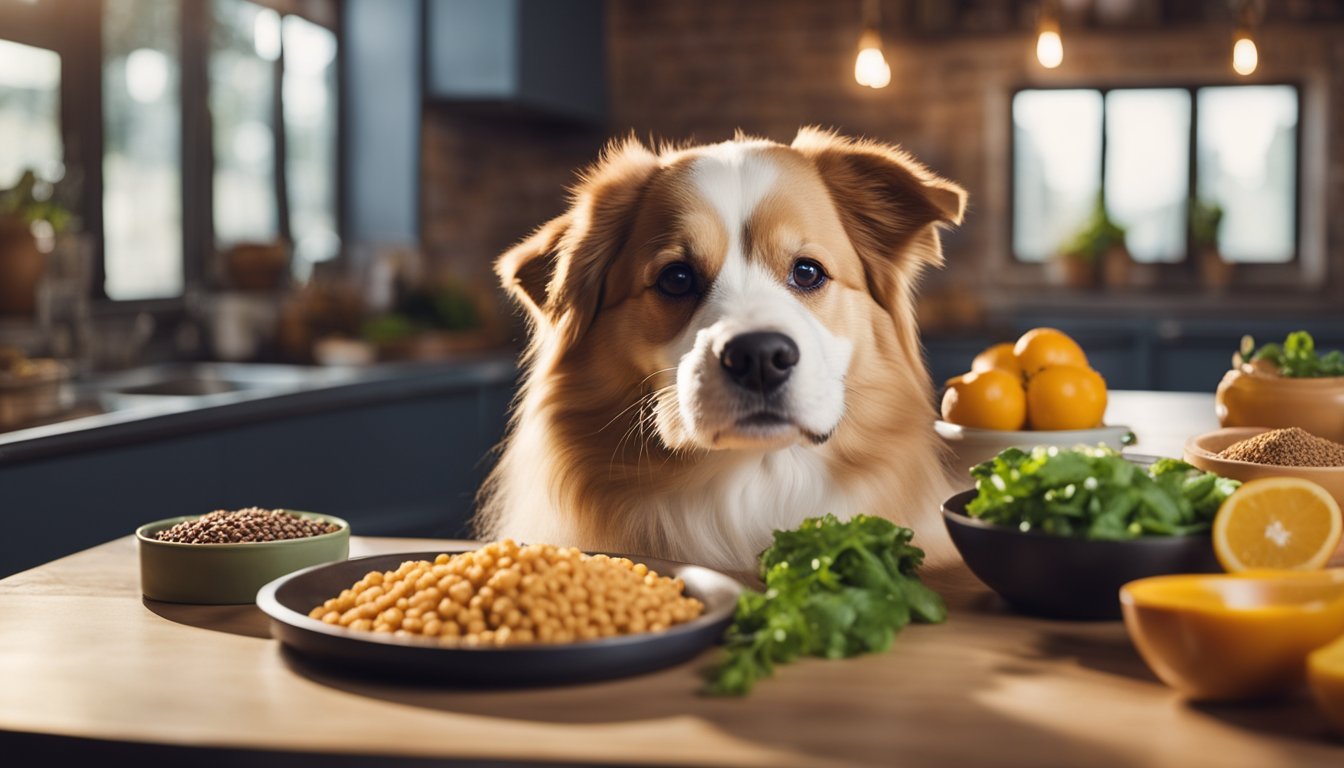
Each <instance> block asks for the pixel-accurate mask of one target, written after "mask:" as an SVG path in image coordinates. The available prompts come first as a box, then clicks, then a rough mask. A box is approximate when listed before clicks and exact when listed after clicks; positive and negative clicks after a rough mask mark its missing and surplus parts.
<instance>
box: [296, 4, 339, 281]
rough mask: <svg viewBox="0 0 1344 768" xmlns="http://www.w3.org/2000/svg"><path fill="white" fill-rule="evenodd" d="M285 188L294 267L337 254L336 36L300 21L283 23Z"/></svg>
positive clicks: (322, 28) (303, 266)
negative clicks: (292, 243) (287, 195)
mask: <svg viewBox="0 0 1344 768" xmlns="http://www.w3.org/2000/svg"><path fill="white" fill-rule="evenodd" d="M284 56H285V76H284V80H283V83H282V85H281V94H282V96H283V101H284V110H285V185H286V188H287V189H288V192H289V227H290V235H291V236H292V237H293V238H294V255H295V256H296V257H297V258H296V259H295V266H296V268H297V269H305V268H306V267H307V266H308V265H310V264H312V263H313V262H317V261H325V260H327V259H330V258H332V257H334V256H335V255H336V253H337V252H338V251H339V250H340V247H341V240H340V237H339V236H337V234H336V35H335V33H333V32H332V31H331V30H329V29H327V28H326V27H323V26H319V25H317V24H313V23H312V22H310V21H307V20H305V19H301V18H299V17H298V16H286V17H285V21H284Z"/></svg>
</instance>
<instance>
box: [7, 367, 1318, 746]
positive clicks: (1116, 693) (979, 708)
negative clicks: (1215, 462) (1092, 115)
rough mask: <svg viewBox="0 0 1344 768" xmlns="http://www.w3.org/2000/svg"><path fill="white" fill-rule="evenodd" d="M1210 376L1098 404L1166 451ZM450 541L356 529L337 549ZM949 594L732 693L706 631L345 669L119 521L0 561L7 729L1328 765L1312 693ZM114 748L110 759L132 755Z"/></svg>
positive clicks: (182, 739)
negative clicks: (1191, 690) (1199, 699)
mask: <svg viewBox="0 0 1344 768" xmlns="http://www.w3.org/2000/svg"><path fill="white" fill-rule="evenodd" d="M1211 409H1212V397H1211V396H1209V395H1190V394H1185V395H1167V394H1153V393H1133V392H1117V393H1115V398H1114V400H1113V408H1112V410H1111V411H1110V412H1109V414H1110V419H1109V420H1110V421H1113V422H1118V421H1127V422H1129V423H1130V425H1131V426H1133V427H1134V428H1135V430H1136V431H1137V432H1138V433H1139V439H1140V448H1141V449H1143V450H1146V451H1148V452H1155V453H1168V452H1170V450H1171V449H1172V448H1173V447H1175V448H1177V449H1179V445H1180V443H1181V441H1182V440H1183V438H1184V435H1186V434H1189V433H1191V432H1195V431H1202V430H1203V429H1205V428H1207V427H1208V425H1209V424H1210V422H1211V421H1212V410H1211ZM455 543H460V542H454V541H445V540H426V539H393V538H369V537H364V536H357V537H354V538H353V539H352V542H351V554H352V555H355V556H358V555H365V554H378V553H392V552H405V551H422V550H427V549H435V548H438V547H448V546H451V545H453V544H455ZM923 576H924V578H925V580H926V581H927V582H928V583H929V584H930V585H931V586H933V587H934V588H936V589H937V590H939V591H940V592H941V593H942V594H943V595H944V597H945V598H946V599H947V602H948V604H949V606H950V608H951V613H950V617H949V619H948V621H947V622H946V623H945V624H940V625H914V626H911V627H908V628H906V629H905V630H904V631H902V632H901V634H900V635H898V636H897V638H896V642H895V644H894V646H893V648H892V649H891V650H890V651H889V652H887V653H883V654H876V655H871V656H865V657H860V658H857V659H851V660H845V661H824V660H816V659H808V660H804V661H801V662H799V663H797V664H794V665H789V666H786V667H782V668H780V670H779V671H778V674H777V675H776V676H775V677H774V678H772V679H769V680H765V681H763V682H761V683H760V684H759V685H758V686H757V689H756V690H755V691H754V692H753V693H752V694H751V695H750V696H749V697H747V698H745V699H712V698H705V697H703V696H700V695H698V693H697V692H698V690H699V688H700V685H701V679H700V672H701V670H703V669H704V668H705V666H706V665H708V664H710V663H712V662H713V660H714V658H715V654H716V653H717V651H708V652H706V653H705V654H704V655H703V656H702V657H700V658H699V659H697V660H694V661H692V662H690V663H687V664H683V665H681V666H678V667H674V668H671V669H668V670H664V671H662V672H657V673H653V674H649V675H643V676H639V677H633V678H629V679H625V680H618V681H612V682H606V683H600V684H592V685H581V686H565V687H555V688H538V689H529V690H513V691H489V690H474V691H473V690H455V689H451V688H447V687H441V686H430V685H413V684H397V683H393V682H388V681H382V680H377V679H368V678H359V677H353V676H348V675H345V674H341V673H339V672H335V671H333V670H330V669H327V668H322V667H318V666H315V665H313V664H312V663H310V662H307V661H305V660H304V659H302V658H301V657H298V656H295V655H293V654H290V653H288V652H286V651H283V650H282V649H281V648H280V646H279V644H277V643H276V642H275V641H273V640H271V639H269V636H268V628H267V624H266V621H265V619H264V617H263V616H262V614H261V613H260V612H259V611H258V610H257V609H256V608H255V607H253V606H182V605H170V604H163V603H156V602H153V601H148V600H144V599H142V598H141V596H140V594H139V589H138V586H137V568H136V555H135V546H134V542H133V540H132V539H131V538H130V537H121V538H118V539H116V540H114V541H111V542H109V543H106V544H102V545H100V546H97V547H94V548H92V549H89V550H87V551H84V552H80V553H78V554H75V555H72V556H70V557H66V558H63V559H60V560H57V561H55V562H52V563H48V564H46V565H43V566H40V567H38V568H35V569H33V570H29V571H26V572H23V573H19V574H17V575H14V576H12V577H10V578H7V579H3V580H0V616H3V617H4V620H3V621H0V680H4V681H5V684H4V685H3V686H0V749H3V750H4V752H3V754H5V755H6V757H13V758H15V759H18V760H20V761H21V762H22V761H23V760H24V758H25V757H28V756H30V755H32V756H36V754H37V753H38V752H39V751H41V754H42V755H43V756H46V757H50V755H52V754H53V753H54V754H58V755H61V756H62V757H66V758H68V759H69V760H75V759H89V760H95V759H105V758H106V757H108V756H112V757H116V758H118V762H121V763H129V762H131V761H134V762H135V763H136V764H141V765H145V764H153V763H165V764H175V765H187V764H189V765H194V766H208V765H236V764H242V763H243V762H244V761H246V764H248V765H266V766H269V765H290V764H298V765H322V766H329V765H341V766H348V765H378V766H387V765H420V764H422V760H424V759H427V758H435V759H439V760H444V759H451V760H457V761H463V762H469V761H503V762H507V763H509V764H516V763H534V762H535V763H542V762H544V763H567V764H679V765H716V766H719V765H743V766H825V765H838V766H839V765H892V764H899V765H911V766H916V765H976V766H981V765H1013V766H1017V765H1032V766H1077V765H1087V766H1125V767H1128V766H1167V765H1170V766H1181V767H1182V768H1184V767H1185V766H1193V765H1217V766H1219V768H1239V767H1241V766H1245V767H1246V768H1263V766H1272V765H1322V766H1324V765H1339V764H1340V763H1341V761H1344V743H1341V742H1339V741H1332V740H1331V739H1330V738H1329V737H1328V736H1327V735H1326V731H1325V723H1324V721H1323V719H1322V718H1321V716H1320V715H1319V714H1318V713H1317V712H1316V711H1315V709H1314V708H1313V707H1312V706H1311V704H1310V703H1309V702H1308V701H1307V700H1306V699H1305V698H1302V697H1299V698H1293V699H1290V700H1288V701H1286V702H1277V703H1266V704H1244V705H1204V704H1200V705H1195V704H1188V703H1186V702H1185V701H1183V700H1182V699H1181V698H1180V697H1179V696H1177V695H1176V694H1175V693H1173V692H1172V691H1171V690H1170V689H1168V688H1166V687H1165V686H1163V685H1162V684H1160V683H1159V682H1158V681H1157V680H1156V679H1155V678H1154V677H1153V676H1152V674H1151V673H1150V672H1149V671H1148V670H1147V668H1146V667H1145V666H1144V664H1143V662H1142V661H1141V660H1140V658H1139V656H1138V654H1137V653H1136V652H1135V650H1134V649H1133V647H1132V646H1131V645H1130V643H1129V640H1128V639H1127V636H1126V634H1125V630H1124V628H1123V626H1122V625H1121V624H1120V623H1119V622H1067V621H1046V620H1038V619H1032V618H1026V617H1022V616H1017V615H1014V614H1012V613H1009V612H1008V611H1007V610H1006V609H1005V607H1004V606H1003V604H1002V603H1001V602H1000V601H999V600H998V599H997V598H996V597H995V596H993V595H992V594H991V593H989V592H988V591H986V589H985V588H984V587H983V586H981V585H980V584H979V582H978V581H976V580H975V579H974V578H973V577H972V576H971V575H970V574H969V573H968V572H966V571H965V570H964V569H962V568H960V567H957V568H951V569H948V570H944V571H939V572H926V573H924V574H923ZM123 758H124V759H123Z"/></svg>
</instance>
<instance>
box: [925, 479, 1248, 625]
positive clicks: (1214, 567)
mask: <svg viewBox="0 0 1344 768" xmlns="http://www.w3.org/2000/svg"><path fill="white" fill-rule="evenodd" d="M975 493H976V492H975V491H964V492H962V493H958V494H957V495H955V496H953V497H952V498H950V499H948V500H947V501H946V502H945V503H944V504H943V522H944V523H946V524H947V531H948V533H949V534H951V536H952V543H954V544H956V546H957V550H958V551H959V552H961V556H962V559H964V560H965V561H966V565H967V566H968V567H969V568H970V569H971V572H972V573H974V574H975V575H976V577H978V578H979V579H980V580H981V581H983V582H984V583H985V585H986V586H988V587H989V588H990V589H992V590H994V591H995V592H997V593H999V595H1000V596H1001V597H1003V599H1004V600H1006V601H1008V603H1009V604H1010V605H1012V606H1013V608H1015V609H1016V610H1018V611H1021V612H1023V613H1030V614H1033V615H1036V616H1046V617H1049V618H1058V619H1119V618H1120V597H1119V594H1120V587H1121V586H1122V585H1124V584H1126V583H1128V582H1131V581H1134V580H1135V579H1142V578H1146V577H1148V576H1160V575H1163V574H1168V573H1220V572H1221V571H1222V568H1221V567H1220V566H1219V565H1218V559H1217V557H1216V556H1215V555H1214V552H1213V541H1212V538H1211V537H1210V536H1209V535H1208V534H1201V535H1197V536H1146V537H1143V538H1140V539H1132V540H1129V541H1093V540H1090V539H1078V538H1072V537H1067V536H1052V535H1049V534H1045V533H1023V532H1021V531H1018V530H1015V529H1013V528H1008V527H1005V526H1001V525H995V524H993V523H988V522H985V521H983V520H978V519H976V518H973V517H970V516H969V515H967V514H966V505H967V504H968V503H970V501H971V499H973V498H975Z"/></svg>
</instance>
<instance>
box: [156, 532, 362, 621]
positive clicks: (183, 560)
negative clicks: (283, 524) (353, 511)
mask: <svg viewBox="0 0 1344 768" xmlns="http://www.w3.org/2000/svg"><path fill="white" fill-rule="evenodd" d="M287 511H289V512H293V513H294V514H296V515H298V516H299V517H306V518H310V519H313V520H323V521H326V522H328V523H335V524H336V525H339V526H340V527H341V529H340V530H339V531H334V532H332V533H324V534H322V535H321V536H309V537H307V538H303V539H285V540H283V541H259V542H255V543H247V544H178V543H176V542H171V541H159V540H158V539H156V538H154V536H155V534H157V533H158V532H159V531H162V530H165V529H168V528H171V527H173V526H174V525H177V524H178V523H180V522H182V521H184V520H194V519H196V518H198V517H200V515H187V516H185V517H173V518H169V519H167V520H159V521H157V522H153V523H149V524H147V525H142V526H140V527H139V528H137V529H136V531H135V538H136V540H137V542H138V543H139V549H140V591H141V592H143V593H144V595H145V597H148V598H149V599H151V600H162V601H164V602H167V603H198V604H204V605H230V604H241V603H251V602H255V601H256V599H257V590H258V589H261V587H262V585H263V584H267V583H269V582H271V581H274V580H275V579H278V578H280V577H281V576H284V575H285V574H288V573H293V572H294V571H297V570H299V569H301V568H307V567H308V566H310V565H318V564H319V563H330V562H334V561H337V560H345V559H346V558H348V557H349V556H350V524H349V523H347V522H345V521H344V520H342V519H340V518H339V517H331V516H330V515H319V514H315V513H312V512H298V511H295V510H287Z"/></svg>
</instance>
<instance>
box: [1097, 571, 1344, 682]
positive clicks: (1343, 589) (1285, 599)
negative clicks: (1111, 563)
mask: <svg viewBox="0 0 1344 768" xmlns="http://www.w3.org/2000/svg"><path fill="white" fill-rule="evenodd" d="M1120 607H1121V610H1122V612H1123V613H1124V617H1125V628H1126V629H1128V630H1129V636H1130V639H1131V640H1133V641H1134V645H1135V646H1136V647H1138V649H1139V654H1140V655H1142V656H1143V660H1144V661H1145V662H1147V664H1148V666H1149V668H1151V669H1152V670H1153V673H1154V674H1156V675H1157V676H1158V678H1160V679H1161V680H1162V682H1164V683H1166V684H1167V685H1170V686H1171V687H1173V688H1175V689H1177V690H1178V691H1181V692H1182V693H1184V694H1185V695H1186V696H1188V697H1190V698H1192V699H1201V700H1223V701H1225V700H1234V699H1254V698H1261V697H1265V696H1272V695H1275V694H1281V693H1285V692H1287V691H1289V690H1292V689H1293V688H1295V687H1297V686H1300V685H1301V684H1302V681H1303V680H1304V678H1305V677H1306V671H1307V655H1308V654H1309V653H1311V652H1312V651H1314V650H1316V649H1317V648H1320V647H1322V646H1324V645H1326V644H1327V643H1329V642H1330V641H1332V640H1334V639H1335V638H1338V637H1340V636H1342V635H1344V569H1336V570H1327V571H1312V572H1282V571H1277V572H1268V571H1260V572H1248V573H1242V574H1220V575H1178V576H1155V577H1153V578H1150V579H1139V580H1138V581H1131V582H1130V583H1128V584H1126V585H1125V586H1124V587H1122V588H1121V589H1120Z"/></svg>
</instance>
